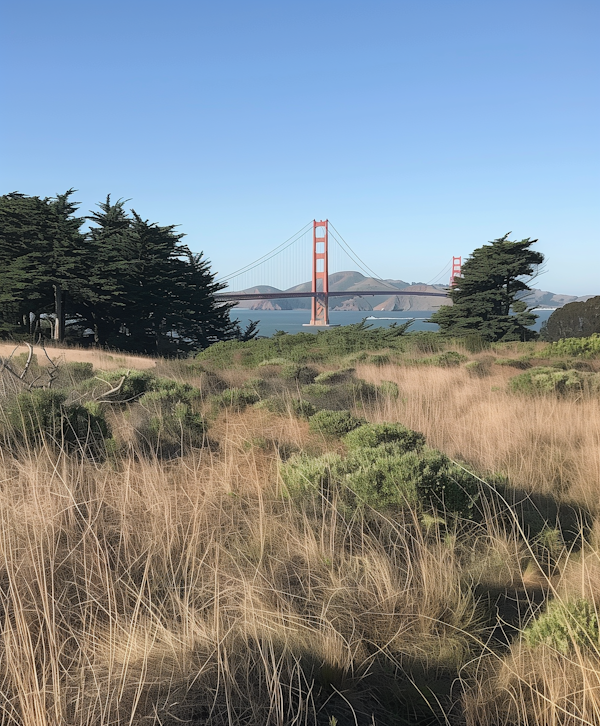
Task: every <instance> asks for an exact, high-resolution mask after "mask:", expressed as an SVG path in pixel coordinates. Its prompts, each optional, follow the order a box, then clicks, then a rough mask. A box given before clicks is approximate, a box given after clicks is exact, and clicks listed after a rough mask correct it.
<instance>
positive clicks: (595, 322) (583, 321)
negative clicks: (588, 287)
mask: <svg viewBox="0 0 600 726" xmlns="http://www.w3.org/2000/svg"><path fill="white" fill-rule="evenodd" d="M594 334H600V296H596V297H591V298H590V299H589V300H586V301H585V302H572V303H567V304H566V305H563V306H562V307H561V308H558V309H557V310H555V311H554V312H553V313H552V315H551V316H550V317H549V318H548V320H547V321H546V324H545V325H544V326H543V328H542V336H543V338H544V339H545V340H550V341H557V340H560V339H561V338H586V337H589V336H593V335H594Z"/></svg>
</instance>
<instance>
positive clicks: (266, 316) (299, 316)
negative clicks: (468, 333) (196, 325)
mask: <svg viewBox="0 0 600 726" xmlns="http://www.w3.org/2000/svg"><path fill="white" fill-rule="evenodd" d="M551 313H552V310H538V311H537V315H539V317H538V319H537V322H536V324H535V325H534V326H533V327H534V329H535V330H539V329H540V326H541V324H542V323H543V322H544V321H545V320H547V319H548V318H549V317H550V315H551ZM430 315H431V311H429V310H422V311H419V310H411V311H410V312H388V311H384V310H365V311H361V312H353V311H348V312H337V311H335V312H330V313H329V323H330V324H331V325H352V324H353V323H360V321H361V320H363V319H364V318H366V320H367V323H370V324H371V325H374V326H375V327H377V328H380V327H385V326H387V325H391V324H392V323H398V325H401V324H402V323H405V322H406V321H407V320H411V319H412V320H414V323H413V324H412V325H411V327H410V328H409V330H411V331H417V330H433V331H435V330H437V329H438V326H437V325H434V324H433V323H428V322H427V321H428V320H429V316H430ZM231 317H232V318H237V319H238V320H239V321H240V324H241V325H242V326H246V325H247V324H248V322H249V321H250V320H258V331H259V332H258V334H259V335H264V336H267V337H270V336H271V335H273V333H275V332H276V331H277V330H284V331H285V332H286V333H300V332H305V333H306V332H315V331H316V330H318V328H311V327H304V326H305V324H307V323H309V322H310V311H309V310H248V309H247V308H236V309H235V310H233V311H232V313H231Z"/></svg>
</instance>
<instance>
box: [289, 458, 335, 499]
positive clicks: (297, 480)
mask: <svg viewBox="0 0 600 726" xmlns="http://www.w3.org/2000/svg"><path fill="white" fill-rule="evenodd" d="M342 472H343V465H342V457H341V456H339V454H332V453H327V454H323V456H309V455H308V454H306V453H304V452H301V453H298V454H293V455H292V456H291V457H290V458H289V459H288V460H287V461H286V462H285V463H282V464H281V467H280V473H281V478H282V480H283V483H284V484H285V487H286V490H287V493H288V494H289V495H291V496H293V497H298V496H300V497H301V496H303V495H306V494H313V495H314V494H318V493H324V494H325V495H327V494H329V493H330V492H331V490H332V489H333V486H334V483H335V482H336V481H338V480H339V478H340V476H341V474H342Z"/></svg>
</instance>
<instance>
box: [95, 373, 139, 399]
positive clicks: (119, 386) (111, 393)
mask: <svg viewBox="0 0 600 726" xmlns="http://www.w3.org/2000/svg"><path fill="white" fill-rule="evenodd" d="M130 373H131V371H127V373H126V374H125V375H124V376H123V377H122V378H121V380H120V381H119V383H118V384H117V385H116V386H115V387H114V388H111V389H110V391H106V393H103V394H102V395H101V396H99V397H98V398H94V399H93V400H94V401H96V402H97V403H114V401H110V400H109V401H107V400H104V399H106V398H107V397H108V396H115V395H116V394H117V393H120V392H121V389H122V388H123V384H124V383H125V381H126V380H127V379H128V378H129V374H130ZM96 378H97V379H98V380H99V381H102V382H103V383H106V381H105V380H104V379H103V378H98V376H96Z"/></svg>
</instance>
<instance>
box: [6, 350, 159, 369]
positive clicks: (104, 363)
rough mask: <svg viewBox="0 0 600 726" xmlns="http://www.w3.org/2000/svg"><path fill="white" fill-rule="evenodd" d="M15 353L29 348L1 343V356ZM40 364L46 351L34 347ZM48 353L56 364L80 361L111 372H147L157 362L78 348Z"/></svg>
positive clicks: (134, 356) (23, 351)
mask: <svg viewBox="0 0 600 726" xmlns="http://www.w3.org/2000/svg"><path fill="white" fill-rule="evenodd" d="M13 351H14V355H19V354H20V353H27V352H28V348H27V346H26V345H25V344H21V345H15V344H13V343H0V356H1V357H2V358H8V357H9V356H10V355H11V354H12V353H13ZM33 352H34V353H35V354H36V355H37V357H38V362H39V363H40V364H41V365H43V362H44V360H45V358H46V356H45V355H44V351H43V349H42V348H41V347H40V346H37V345H36V346H34V351H33ZM46 352H47V353H48V355H49V356H50V358H51V359H52V360H53V361H54V362H55V363H60V362H61V361H66V362H71V361H80V362H82V363H92V364H93V365H94V368H100V369H101V370H105V371H110V370H115V369H116V368H136V369H137V370H146V369H148V368H154V367H155V366H156V360H154V359H153V358H148V357H145V356H141V355H128V354H125V353H107V352H105V351H101V350H83V349H78V348H50V347H46Z"/></svg>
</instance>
